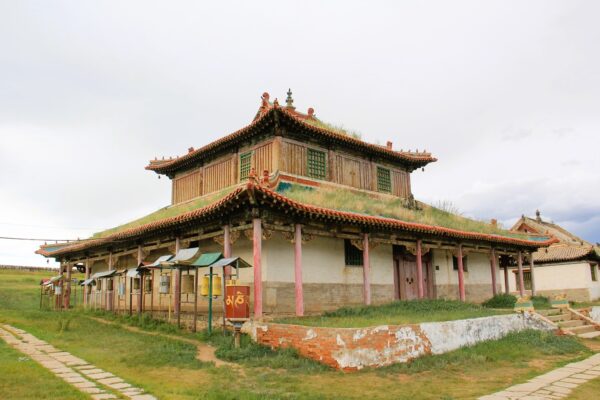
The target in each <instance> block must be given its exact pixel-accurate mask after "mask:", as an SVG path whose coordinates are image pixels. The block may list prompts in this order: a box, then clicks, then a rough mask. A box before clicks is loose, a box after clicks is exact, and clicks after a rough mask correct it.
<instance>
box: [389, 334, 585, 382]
mask: <svg viewBox="0 0 600 400" xmlns="http://www.w3.org/2000/svg"><path fill="white" fill-rule="evenodd" d="M540 354H543V355H565V354H577V355H578V356H580V357H584V356H587V355H590V354H592V352H591V351H590V350H589V349H588V348H587V347H585V346H584V345H583V344H581V342H579V341H578V340H577V339H576V338H574V337H572V336H556V335H554V334H553V333H548V332H542V331H535V330H526V331H522V332H513V333H510V334H508V335H507V336H505V337H504V338H502V339H500V340H490V341H486V342H482V343H478V344H476V345H474V346H471V347H465V348H462V349H458V350H455V351H452V352H450V353H446V354H441V355H437V356H425V357H421V358H418V359H416V360H414V361H412V362H410V363H407V364H396V365H392V366H389V367H386V368H382V369H381V370H380V371H381V372H386V373H389V372H395V373H396V372H402V373H407V374H416V373H421V372H424V371H432V370H442V369H444V370H455V371H463V370H465V369H466V368H487V367H488V366H490V365H493V364H495V363H499V362H509V363H514V364H519V363H525V362H527V361H529V360H530V359H531V358H535V357H536V356H538V355H540Z"/></svg>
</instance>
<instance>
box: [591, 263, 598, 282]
mask: <svg viewBox="0 0 600 400" xmlns="http://www.w3.org/2000/svg"><path fill="white" fill-rule="evenodd" d="M590 273H591V274H592V282H598V265H597V264H590Z"/></svg>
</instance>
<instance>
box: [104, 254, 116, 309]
mask: <svg viewBox="0 0 600 400" xmlns="http://www.w3.org/2000/svg"><path fill="white" fill-rule="evenodd" d="M112 269H113V255H112V251H111V252H110V253H108V270H109V271H110V270H112ZM109 279H111V280H112V282H113V290H112V291H113V292H114V291H115V281H114V277H112V278H107V279H106V290H105V291H104V296H105V297H106V299H105V300H106V305H105V307H104V309H105V310H107V311H112V293H109V291H108V280H109Z"/></svg>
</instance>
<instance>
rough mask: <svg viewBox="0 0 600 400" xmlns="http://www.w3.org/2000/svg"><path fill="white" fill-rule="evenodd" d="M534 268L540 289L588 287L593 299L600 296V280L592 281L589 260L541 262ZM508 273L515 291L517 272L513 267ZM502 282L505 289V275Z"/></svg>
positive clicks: (512, 288)
mask: <svg viewBox="0 0 600 400" xmlns="http://www.w3.org/2000/svg"><path fill="white" fill-rule="evenodd" d="M524 268H529V266H524ZM534 268H535V287H536V290H538V291H542V290H554V291H557V290H566V289H588V290H589V292H590V296H591V298H592V299H596V298H598V297H600V282H593V281H592V276H591V272H590V264H589V263H587V262H571V263H560V264H541V265H536V266H535V267H534ZM508 274H509V275H508V287H509V290H510V291H511V292H515V291H517V282H516V278H515V275H516V274H515V273H514V272H513V270H511V269H509V271H508ZM599 278H600V276H599ZM501 282H502V287H503V289H504V277H503V278H502V280H501Z"/></svg>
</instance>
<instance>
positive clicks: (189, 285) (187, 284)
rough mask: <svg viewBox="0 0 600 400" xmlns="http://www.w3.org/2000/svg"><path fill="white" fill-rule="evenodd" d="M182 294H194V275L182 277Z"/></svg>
mask: <svg viewBox="0 0 600 400" xmlns="http://www.w3.org/2000/svg"><path fill="white" fill-rule="evenodd" d="M181 293H194V275H184V276H182V277H181Z"/></svg>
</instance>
